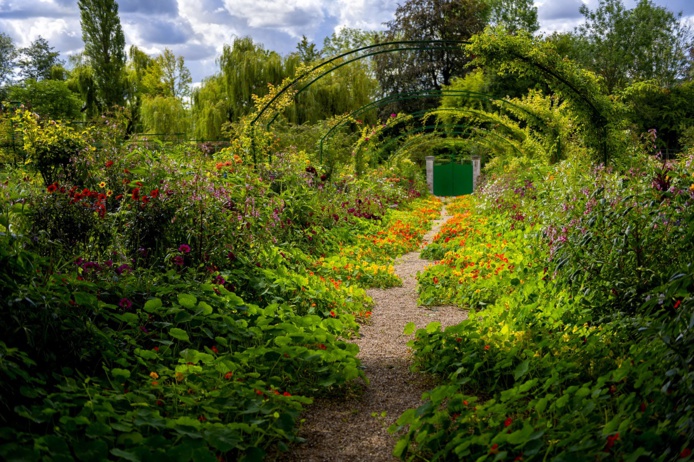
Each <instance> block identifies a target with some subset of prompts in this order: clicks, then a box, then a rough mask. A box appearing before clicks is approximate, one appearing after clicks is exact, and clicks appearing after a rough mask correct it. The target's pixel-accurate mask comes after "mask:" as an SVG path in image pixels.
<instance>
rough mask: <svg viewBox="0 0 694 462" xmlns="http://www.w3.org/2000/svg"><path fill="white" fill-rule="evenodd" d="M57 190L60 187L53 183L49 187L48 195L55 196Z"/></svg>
mask: <svg viewBox="0 0 694 462" xmlns="http://www.w3.org/2000/svg"><path fill="white" fill-rule="evenodd" d="M57 189H58V185H57V184H56V183H53V184H52V185H50V186H48V193H49V194H53V193H54V192H55V191H56V190H57Z"/></svg>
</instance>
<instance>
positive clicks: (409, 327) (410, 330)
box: [402, 322, 417, 335]
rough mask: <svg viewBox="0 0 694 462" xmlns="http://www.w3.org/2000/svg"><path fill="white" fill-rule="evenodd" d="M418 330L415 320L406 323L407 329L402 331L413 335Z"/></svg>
mask: <svg viewBox="0 0 694 462" xmlns="http://www.w3.org/2000/svg"><path fill="white" fill-rule="evenodd" d="M415 330H417V326H416V325H415V323H413V322H408V323H407V324H405V330H404V331H403V332H402V333H403V334H404V335H412V334H414V331H415Z"/></svg>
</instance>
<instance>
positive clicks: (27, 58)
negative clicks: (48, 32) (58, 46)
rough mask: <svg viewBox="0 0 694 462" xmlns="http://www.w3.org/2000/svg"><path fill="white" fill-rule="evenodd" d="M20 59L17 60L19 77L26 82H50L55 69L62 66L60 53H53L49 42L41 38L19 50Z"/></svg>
mask: <svg viewBox="0 0 694 462" xmlns="http://www.w3.org/2000/svg"><path fill="white" fill-rule="evenodd" d="M19 55H20V58H19V59H18V60H17V65H18V67H19V75H20V76H21V77H22V78H23V79H24V80H34V81H39V80H48V79H50V78H51V70H52V69H53V67H55V66H58V65H62V64H63V63H62V61H61V60H60V59H58V56H60V53H59V52H57V51H53V47H52V46H50V45H49V44H48V40H46V39H44V38H43V37H41V36H40V35H39V37H38V38H37V39H36V40H34V41H33V42H31V45H29V46H28V47H26V48H21V49H20V50H19Z"/></svg>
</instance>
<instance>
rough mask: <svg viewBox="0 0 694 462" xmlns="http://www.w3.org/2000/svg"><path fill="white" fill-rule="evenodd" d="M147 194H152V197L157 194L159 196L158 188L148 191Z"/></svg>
mask: <svg viewBox="0 0 694 462" xmlns="http://www.w3.org/2000/svg"><path fill="white" fill-rule="evenodd" d="M149 195H150V196H152V197H153V198H156V197H157V196H159V190H158V189H153V190H151V191H150V192H149Z"/></svg>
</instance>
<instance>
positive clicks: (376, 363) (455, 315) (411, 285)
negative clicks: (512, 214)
mask: <svg viewBox="0 0 694 462" xmlns="http://www.w3.org/2000/svg"><path fill="white" fill-rule="evenodd" d="M448 218H450V216H449V215H447V214H446V212H445V208H444V209H443V212H442V216H441V218H440V219H439V220H435V221H434V223H433V227H432V230H431V231H429V233H427V234H426V235H425V237H424V242H425V243H428V242H430V241H431V239H432V238H433V237H434V235H436V233H437V232H438V231H439V229H440V227H441V225H442V224H443V223H444V222H445V220H447V219H448ZM428 264H429V262H427V261H426V260H421V259H420V258H419V252H411V253H408V254H406V255H404V256H402V257H400V258H399V259H397V260H396V262H395V272H396V274H397V275H398V276H399V277H400V278H401V279H402V282H403V285H402V287H393V288H390V289H371V290H369V291H368V294H369V295H370V296H371V297H372V298H373V300H374V302H375V306H374V309H373V315H372V316H371V322H370V324H368V325H363V326H362V327H361V329H360V332H361V336H360V338H358V339H356V340H355V341H354V342H355V343H356V344H357V345H359V349H360V352H359V358H360V359H361V361H362V364H363V366H364V367H365V372H366V376H367V377H368V378H369V382H370V383H369V384H368V385H364V386H363V387H361V389H359V390H356V391H355V392H354V393H350V394H349V395H347V396H335V397H330V398H322V399H317V400H316V401H315V402H314V404H313V405H312V406H311V407H310V408H309V409H308V410H307V412H306V413H305V414H304V416H303V417H304V418H305V419H306V421H305V423H304V425H303V427H302V429H301V430H300V432H299V436H301V437H303V438H305V439H306V442H305V443H303V444H301V445H297V446H295V447H293V448H292V450H291V451H290V452H289V453H287V454H283V455H282V456H281V457H280V458H279V460H281V461H283V462H298V461H301V462H319V461H338V462H341V461H345V462H346V461H350V462H351V461H369V462H379V461H389V462H390V461H394V460H397V459H395V458H394V457H393V456H392V452H393V448H394V446H395V442H396V438H395V436H393V435H390V434H389V433H388V427H389V426H390V425H391V424H392V423H393V422H395V420H397V418H398V417H399V416H400V414H402V413H403V412H404V411H405V410H407V409H409V408H413V407H417V406H419V405H420V403H421V400H420V398H421V396H422V393H423V392H425V391H427V390H429V389H431V388H433V385H432V380H431V378H430V377H428V376H426V375H424V374H421V373H415V372H412V371H410V363H411V357H410V356H411V355H410V351H409V349H408V347H407V342H408V341H409V340H410V339H411V338H412V336H405V335H403V329H404V328H405V325H406V324H407V323H408V322H414V323H415V324H416V326H417V328H420V327H425V326H426V325H427V324H428V323H430V322H433V321H439V322H440V323H441V324H442V325H443V326H448V325H452V324H457V323H459V322H460V321H462V320H463V319H465V318H466V317H467V313H466V312H465V311H463V310H461V309H460V308H456V307H452V306H439V307H432V308H423V307H421V306H418V305H417V280H416V275H417V272H418V271H422V270H423V269H424V267H425V266H427V265H428Z"/></svg>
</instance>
